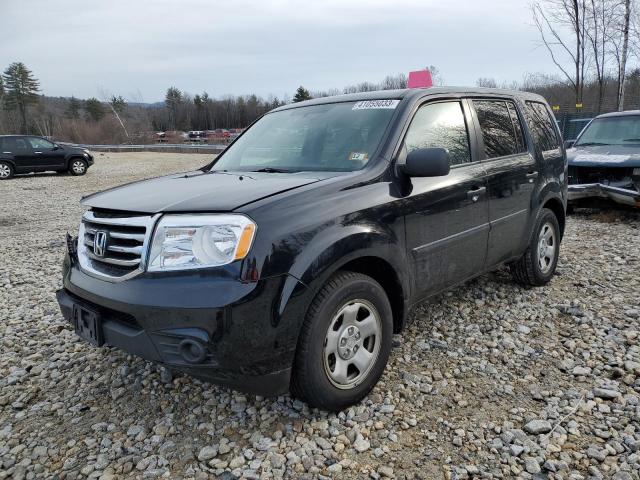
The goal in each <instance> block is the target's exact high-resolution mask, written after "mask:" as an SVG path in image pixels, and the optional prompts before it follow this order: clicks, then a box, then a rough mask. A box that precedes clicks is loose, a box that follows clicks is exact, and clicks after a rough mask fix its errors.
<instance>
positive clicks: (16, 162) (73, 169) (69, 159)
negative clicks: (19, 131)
mask: <svg viewBox="0 0 640 480" xmlns="http://www.w3.org/2000/svg"><path fill="white" fill-rule="evenodd" d="M91 165H93V156H92V155H91V153H89V150H86V149H84V148H78V147H71V146H68V145H64V146H63V145H59V144H57V143H53V142H50V141H49V140H47V139H46V138H42V137H34V136H31V135H0V180H6V179H8V178H11V177H12V176H13V174H14V173H30V172H46V171H55V172H70V173H71V174H72V175H84V174H85V173H87V169H88V168H89V167H90V166H91Z"/></svg>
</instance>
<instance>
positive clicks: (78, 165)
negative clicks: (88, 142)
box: [69, 158, 88, 176]
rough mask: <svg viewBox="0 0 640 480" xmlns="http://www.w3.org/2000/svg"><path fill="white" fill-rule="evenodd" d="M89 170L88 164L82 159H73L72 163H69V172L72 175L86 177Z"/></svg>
mask: <svg viewBox="0 0 640 480" xmlns="http://www.w3.org/2000/svg"><path fill="white" fill-rule="evenodd" d="M87 168H88V166H87V162H85V161H84V160H83V159H81V158H72V159H71V162H70V163H69V172H70V173H71V174H72V175H76V176H78V175H84V174H85V173H87Z"/></svg>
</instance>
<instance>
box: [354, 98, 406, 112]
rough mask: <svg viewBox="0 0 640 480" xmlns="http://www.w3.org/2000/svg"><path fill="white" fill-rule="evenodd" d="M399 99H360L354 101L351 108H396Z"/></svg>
mask: <svg viewBox="0 0 640 480" xmlns="http://www.w3.org/2000/svg"><path fill="white" fill-rule="evenodd" d="M399 103H400V100H362V101H360V102H356V104H355V105H354V106H353V108H352V109H351V110H371V109H374V108H396V107H397V106H398V104H399Z"/></svg>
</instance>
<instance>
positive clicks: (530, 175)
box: [526, 172, 538, 183]
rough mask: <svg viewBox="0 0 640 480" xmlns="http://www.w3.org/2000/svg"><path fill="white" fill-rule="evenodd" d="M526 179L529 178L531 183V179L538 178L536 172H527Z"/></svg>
mask: <svg viewBox="0 0 640 480" xmlns="http://www.w3.org/2000/svg"><path fill="white" fill-rule="evenodd" d="M526 177H527V180H529V183H533V181H534V180H535V179H536V178H538V172H529V173H527V175H526Z"/></svg>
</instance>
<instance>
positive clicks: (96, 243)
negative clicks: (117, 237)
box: [93, 230, 107, 257]
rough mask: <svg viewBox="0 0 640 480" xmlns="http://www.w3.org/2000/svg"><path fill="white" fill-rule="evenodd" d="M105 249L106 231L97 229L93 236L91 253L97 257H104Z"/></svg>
mask: <svg viewBox="0 0 640 480" xmlns="http://www.w3.org/2000/svg"><path fill="white" fill-rule="evenodd" d="M106 250H107V232H103V231H102V230H98V231H97V232H96V234H95V236H94V237H93V253H94V254H95V255H97V256H98V257H104V254H105V252H106Z"/></svg>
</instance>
